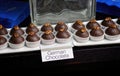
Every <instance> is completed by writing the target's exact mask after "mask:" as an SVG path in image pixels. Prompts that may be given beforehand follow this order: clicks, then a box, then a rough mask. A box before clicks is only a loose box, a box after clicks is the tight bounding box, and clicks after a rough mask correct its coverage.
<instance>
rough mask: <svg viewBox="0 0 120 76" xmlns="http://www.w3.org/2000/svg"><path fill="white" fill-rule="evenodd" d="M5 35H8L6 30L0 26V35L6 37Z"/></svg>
mask: <svg viewBox="0 0 120 76" xmlns="http://www.w3.org/2000/svg"><path fill="white" fill-rule="evenodd" d="M6 34H8V31H7V29H6V28H5V27H3V26H2V25H1V24H0V35H6Z"/></svg>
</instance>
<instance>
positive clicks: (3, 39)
mask: <svg viewBox="0 0 120 76" xmlns="http://www.w3.org/2000/svg"><path fill="white" fill-rule="evenodd" d="M6 42H7V39H6V38H5V37H3V36H0V45H3V44H5V43H6Z"/></svg>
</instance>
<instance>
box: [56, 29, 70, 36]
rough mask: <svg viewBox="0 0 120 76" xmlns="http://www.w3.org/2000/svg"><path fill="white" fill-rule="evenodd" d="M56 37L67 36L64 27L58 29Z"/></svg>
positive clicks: (68, 34) (67, 33)
mask: <svg viewBox="0 0 120 76" xmlns="http://www.w3.org/2000/svg"><path fill="white" fill-rule="evenodd" d="M56 37H57V38H69V37H70V33H69V32H68V31H67V30H65V29H60V31H58V32H57V34H56Z"/></svg>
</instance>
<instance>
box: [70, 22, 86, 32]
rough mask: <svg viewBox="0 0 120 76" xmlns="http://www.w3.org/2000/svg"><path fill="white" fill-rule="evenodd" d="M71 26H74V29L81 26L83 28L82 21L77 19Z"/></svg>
mask: <svg viewBox="0 0 120 76" xmlns="http://www.w3.org/2000/svg"><path fill="white" fill-rule="evenodd" d="M72 28H74V29H75V30H79V29H81V28H85V26H84V24H83V23H82V21H81V20H77V21H76V22H75V23H74V24H73V25H72Z"/></svg>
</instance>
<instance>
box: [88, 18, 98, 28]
mask: <svg viewBox="0 0 120 76" xmlns="http://www.w3.org/2000/svg"><path fill="white" fill-rule="evenodd" d="M86 27H87V29H93V28H94V27H100V25H99V23H98V22H96V20H95V19H91V20H90V21H89V22H88V23H87V25H86Z"/></svg>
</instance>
